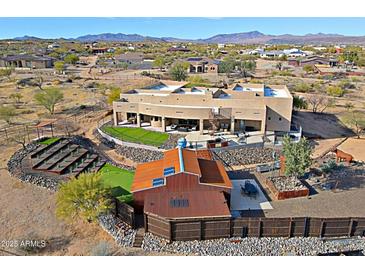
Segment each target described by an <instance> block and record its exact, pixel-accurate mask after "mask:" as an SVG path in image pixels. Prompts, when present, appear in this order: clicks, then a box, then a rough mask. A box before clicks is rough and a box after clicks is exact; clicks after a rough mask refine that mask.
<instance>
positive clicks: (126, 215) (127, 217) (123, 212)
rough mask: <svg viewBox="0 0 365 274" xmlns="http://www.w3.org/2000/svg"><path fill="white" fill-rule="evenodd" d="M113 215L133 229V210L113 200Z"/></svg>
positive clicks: (134, 223)
mask: <svg viewBox="0 0 365 274" xmlns="http://www.w3.org/2000/svg"><path fill="white" fill-rule="evenodd" d="M115 215H116V216H117V217H118V218H120V219H121V220H122V221H124V222H125V223H127V224H128V225H130V226H131V227H132V228H135V226H136V222H135V213H134V208H133V207H132V206H130V205H128V204H126V203H122V202H120V201H119V200H118V199H116V200H115Z"/></svg>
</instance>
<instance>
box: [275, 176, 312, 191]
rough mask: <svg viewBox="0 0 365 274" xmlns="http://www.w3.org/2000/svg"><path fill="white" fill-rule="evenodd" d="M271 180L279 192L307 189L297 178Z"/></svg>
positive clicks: (283, 177)
mask: <svg viewBox="0 0 365 274" xmlns="http://www.w3.org/2000/svg"><path fill="white" fill-rule="evenodd" d="M269 179H270V180H271V182H272V183H273V184H274V186H275V187H276V189H277V190H278V191H279V192H281V191H290V190H301V189H306V187H305V186H304V185H303V184H302V182H301V181H300V180H299V179H297V178H295V177H286V176H278V177H270V178H269Z"/></svg>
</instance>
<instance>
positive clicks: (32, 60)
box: [0, 54, 54, 69]
mask: <svg viewBox="0 0 365 274" xmlns="http://www.w3.org/2000/svg"><path fill="white" fill-rule="evenodd" d="M53 62H54V58H50V57H47V56H38V55H28V54H21V55H8V56H3V57H0V67H14V68H34V69H43V68H52V67H53Z"/></svg>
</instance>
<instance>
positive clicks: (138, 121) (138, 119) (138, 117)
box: [137, 113, 141, 127]
mask: <svg viewBox="0 0 365 274" xmlns="http://www.w3.org/2000/svg"><path fill="white" fill-rule="evenodd" d="M137 125H138V126H139V127H141V115H140V114H139V113H137Z"/></svg>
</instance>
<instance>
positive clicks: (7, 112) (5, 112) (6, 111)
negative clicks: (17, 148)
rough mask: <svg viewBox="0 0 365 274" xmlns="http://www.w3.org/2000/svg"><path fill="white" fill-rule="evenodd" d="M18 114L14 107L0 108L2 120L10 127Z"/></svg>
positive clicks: (0, 118)
mask: <svg viewBox="0 0 365 274" xmlns="http://www.w3.org/2000/svg"><path fill="white" fill-rule="evenodd" d="M16 115H17V113H16V111H15V108H14V107H12V106H0V120H4V121H5V122H6V123H8V124H9V125H10V124H11V119H12V118H13V117H14V116H16Z"/></svg>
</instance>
